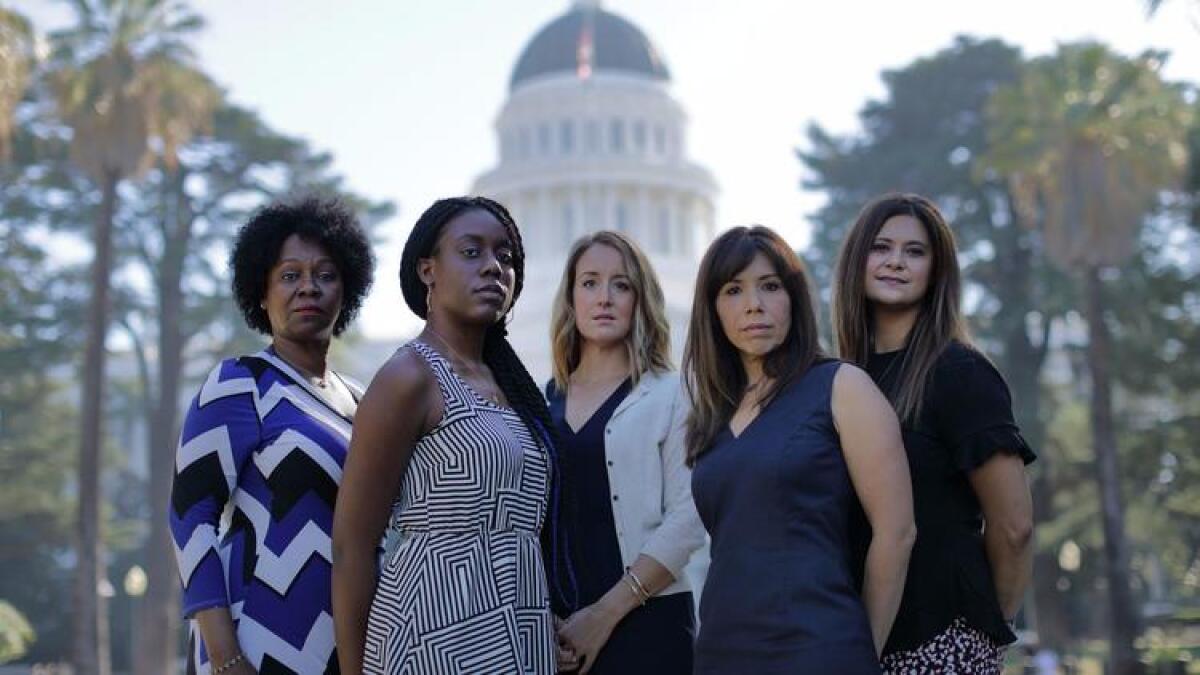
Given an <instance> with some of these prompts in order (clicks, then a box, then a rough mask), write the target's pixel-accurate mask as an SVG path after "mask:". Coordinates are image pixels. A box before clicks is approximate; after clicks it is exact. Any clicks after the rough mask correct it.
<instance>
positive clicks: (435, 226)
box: [333, 197, 557, 675]
mask: <svg viewBox="0 0 1200 675" xmlns="http://www.w3.org/2000/svg"><path fill="white" fill-rule="evenodd" d="M524 279H525V251H524V248H523V247H522V244H521V235H520V232H519V231H518V230H517V225H516V223H515V222H513V219H512V216H510V215H509V213H508V211H507V210H506V209H505V208H504V207H503V206H501V205H500V204H498V203H496V202H494V201H492V200H490V199H485V198H483V197H459V198H452V199H442V200H439V201H437V202H436V203H434V204H433V205H432V206H430V207H429V208H428V209H427V210H426V211H425V212H424V213H423V214H421V217H420V218H419V219H418V220H417V222H416V224H415V225H414V226H413V229H412V233H411V234H410V235H409V237H408V241H407V243H405V245H404V253H403V256H402V258H401V261H400V286H401V289H402V290H403V292H404V300H405V302H406V303H407V304H408V307H409V309H411V310H412V311H413V313H415V314H416V315H417V316H419V317H421V318H422V319H424V320H425V327H424V329H423V330H422V331H421V333H420V335H418V336H417V338H416V339H414V340H412V341H411V342H409V343H408V344H406V345H404V346H403V347H401V348H400V349H399V350H398V351H397V352H396V354H395V355H394V356H392V358H391V359H390V360H389V361H388V362H387V363H386V364H384V366H383V367H382V368H381V369H380V370H379V373H378V374H376V376H375V379H374V380H373V381H372V382H371V386H370V388H369V389H368V390H367V393H366V396H365V397H364V398H363V402H362V408H361V410H360V412H359V415H358V419H357V421H356V424H355V428H354V440H353V443H352V444H351V448H352V449H351V452H350V457H349V460H348V461H347V463H346V477H345V480H344V481H343V490H342V492H341V494H340V496H339V498H338V505H337V514H336V516H335V518H334V527H333V547H334V571H333V576H334V586H333V594H334V595H333V599H334V618H335V620H336V623H337V638H338V648H339V653H340V656H341V662H342V671H343V672H345V673H355V675H358V674H360V673H372V674H376V675H393V674H396V673H407V674H409V675H419V674H423V673H424V674H428V675H443V674H447V675H448V674H450V673H553V672H554V671H555V664H556V661H557V655H556V652H555V638H554V625H553V621H552V619H551V614H550V598H549V594H548V588H547V583H546V574H545V570H544V568H543V564H542V555H541V547H540V545H539V540H538V537H539V533H540V532H541V531H542V527H543V524H544V523H545V522H546V520H547V515H548V514H547V510H548V509H547V507H548V506H549V505H551V504H554V503H555V501H554V499H555V496H556V495H555V494H554V491H553V489H552V486H553V480H554V476H555V471H554V465H555V462H554V457H553V452H554V447H553V444H552V442H551V439H552V436H553V430H552V422H551V421H550V415H549V413H548V412H547V410H546V401H545V400H544V399H543V398H542V394H541V391H540V390H539V389H538V387H537V385H536V384H534V382H533V380H532V379H531V378H530V377H529V373H528V372H527V371H526V370H525V366H524V365H522V363H521V361H520V359H518V358H517V355H516V354H515V353H513V350H512V347H511V346H510V345H509V342H508V340H507V338H505V328H504V322H505V320H506V319H507V317H508V315H509V311H510V310H511V309H512V307H513V304H514V303H515V302H516V300H517V298H518V297H520V295H521V286H522V283H523V282H524ZM550 516H551V521H552V522H551V525H550V529H551V530H553V527H552V525H553V518H552V516H553V511H551V512H550ZM385 532H386V536H387V545H386V546H385V555H384V559H383V561H382V565H381V569H377V561H378V558H377V555H376V548H377V546H378V544H379V541H380V537H381V535H384V534H385ZM377 572H378V576H377Z"/></svg>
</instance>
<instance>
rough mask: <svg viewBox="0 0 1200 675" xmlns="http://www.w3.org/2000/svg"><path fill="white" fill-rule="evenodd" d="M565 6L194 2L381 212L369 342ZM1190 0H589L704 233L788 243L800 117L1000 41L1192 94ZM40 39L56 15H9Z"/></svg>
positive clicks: (50, 7) (812, 198) (247, 68)
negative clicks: (1152, 0)
mask: <svg viewBox="0 0 1200 675" xmlns="http://www.w3.org/2000/svg"><path fill="white" fill-rule="evenodd" d="M570 4H571V3H570V0H490V1H484V0H372V1H366V0H340V1H338V2H333V1H332V0H199V1H197V2H195V3H194V6H195V7H196V8H197V9H199V10H200V11H201V12H202V13H203V14H204V15H205V17H206V18H207V19H208V22H209V25H208V28H207V30H206V31H205V32H204V33H203V34H202V36H201V37H200V39H199V41H198V48H199V52H200V55H201V60H202V65H203V67H204V68H205V69H206V70H207V71H208V72H209V73H210V74H211V75H212V76H213V77H214V78H215V79H216V80H217V81H218V82H220V83H221V84H222V85H223V86H224V87H226V88H227V90H228V91H229V94H230V96H231V98H232V99H233V100H234V101H236V102H237V103H239V104H242V105H245V106H249V107H251V108H255V109H257V110H258V111H259V112H260V113H261V114H262V115H263V117H264V118H265V119H266V120H267V121H268V122H269V123H270V124H271V125H272V126H274V127H275V128H277V129H279V130H281V131H284V132H287V133H290V134H295V135H300V136H304V137H306V138H308V139H309V140H310V141H311V142H312V143H313V144H314V146H316V147H318V148H321V149H326V150H329V151H331V152H333V154H334V156H335V157H336V165H337V168H338V170H339V171H340V172H342V173H343V174H345V175H346V176H347V178H348V184H349V185H350V186H352V187H353V188H354V189H355V190H357V191H359V192H363V193H366V194H368V195H370V196H372V197H375V198H386V199H390V200H392V201H394V202H395V203H396V205H397V207H398V214H397V217H396V218H395V219H394V220H393V221H392V222H390V223H388V224H387V225H385V228H384V229H385V232H386V233H387V234H388V235H389V237H390V240H389V241H388V242H385V243H384V244H383V245H382V247H381V250H380V269H379V274H378V281H377V282H376V286H375V291H374V293H373V294H372V298H371V299H370V301H368V303H367V306H366V307H365V309H364V313H363V315H362V319H363V325H364V328H365V330H366V331H367V333H368V334H370V335H372V336H376V337H384V336H394V335H398V334H399V333H401V332H404V331H405V330H406V329H407V328H408V327H410V326H411V325H412V323H411V318H410V317H408V315H407V311H406V310H403V302H402V301H401V300H400V292H399V284H398V282H396V280H395V279H396V269H397V265H398V260H399V249H400V247H401V246H402V244H403V238H404V236H405V235H406V233H407V229H408V227H409V226H410V225H411V224H412V222H413V221H414V220H415V219H416V217H417V215H419V214H420V212H421V211H422V210H423V209H424V208H425V207H426V206H427V205H428V204H429V203H430V202H432V201H433V200H434V199H436V198H438V197H441V196H448V195H452V194H460V193H463V192H465V191H466V190H467V189H468V188H469V187H470V184H471V181H472V179H473V178H474V177H475V176H476V175H477V174H479V173H480V172H482V171H484V170H485V169H487V168H488V167H490V166H492V165H493V164H494V163H495V161H496V142H495V138H494V136H493V133H492V123H493V121H494V120H495V118H496V115H497V113H498V112H499V110H500V107H501V105H502V103H503V101H504V99H505V96H506V95H507V86H508V79H509V75H510V72H511V69H512V67H513V65H514V64H515V62H516V59H517V56H518V55H519V53H520V50H521V48H522V47H523V46H524V45H525V44H526V42H527V41H528V40H529V39H530V38H532V36H533V35H534V34H535V33H536V32H537V30H538V29H540V28H541V27H542V26H544V25H545V24H546V23H547V22H549V21H550V20H552V19H553V18H555V17H556V16H558V15H559V14H561V13H563V12H564V11H566V10H567V9H568V8H569V6H570ZM1194 4H1195V3H1193V1H1192V0H1167V1H1166V2H1165V3H1164V6H1163V8H1162V10H1161V11H1160V13H1159V14H1158V15H1157V16H1155V17H1154V18H1153V19H1150V18H1148V17H1147V16H1146V14H1145V11H1144V4H1143V2H1142V0H1007V1H1006V2H977V1H974V0H908V1H907V2H902V3H901V2H883V1H879V2H854V1H849V0H847V1H843V2H820V3H817V2H800V1H798V0H739V1H737V2H717V1H716V0H692V1H690V2H689V1H686V0H605V1H604V2H603V3H602V6H603V7H604V8H605V9H608V10H609V11H613V12H616V13H618V14H621V15H623V16H624V17H626V18H627V19H629V20H631V21H633V22H634V23H635V24H637V25H638V26H639V27H641V28H642V30H643V31H645V33H646V34H647V35H648V36H649V37H650V39H651V40H652V41H653V42H654V43H655V45H657V47H658V50H659V52H660V53H661V54H662V56H663V57H664V59H665V61H666V62H667V65H668V67H669V68H670V70H671V74H672V77H673V89H674V92H675V95H676V96H677V97H678V98H679V99H680V101H682V103H683V105H684V107H685V109H686V110H687V111H688V113H689V115H690V123H691V124H690V128H689V139H690V146H691V154H692V156H693V158H694V159H696V160H697V161H698V162H700V163H702V164H704V165H706V166H707V167H709V169H710V170H711V171H712V172H713V174H714V175H715V177H716V179H717V182H718V183H719V185H720V195H719V196H718V201H717V222H718V227H727V226H731V225H737V224H745V223H750V222H759V223H763V224H767V225H771V226H772V227H775V228H776V229H778V230H780V231H781V232H783V233H784V234H785V236H787V238H788V239H789V240H790V241H791V242H792V243H793V244H795V245H797V246H803V245H805V243H806V242H807V222H806V218H805V216H806V214H808V213H811V212H812V211H813V210H814V209H815V208H816V207H817V206H818V205H819V204H820V199H821V198H820V195H816V194H806V193H805V192H803V191H802V190H801V188H800V181H801V179H802V173H801V167H800V165H799V163H798V162H797V161H796V159H795V154H794V150H795V148H796V147H797V146H798V145H800V144H801V143H802V142H803V139H804V137H803V130H804V128H805V127H806V126H807V125H808V124H809V123H811V122H816V123H819V124H821V125H822V126H824V127H826V128H828V129H831V130H834V131H838V132H852V131H854V130H855V129H856V113H857V111H858V110H859V109H861V107H862V106H863V104H864V103H866V102H867V101H868V100H869V99H871V98H877V97H879V96H880V95H881V94H882V92H883V89H882V85H881V83H880V78H879V75H880V73H881V72H882V71H884V70H887V69H895V68H900V67H903V66H904V65H906V64H907V63H909V62H911V61H912V60H913V59H915V58H918V57H920V56H925V55H928V54H931V53H933V52H934V51H937V50H938V49H941V48H943V47H945V46H947V45H949V44H950V42H951V40H952V39H953V37H954V36H955V35H959V34H970V35H975V36H980V37H999V38H1001V39H1004V40H1005V41H1008V42H1010V43H1012V44H1015V45H1017V46H1020V47H1021V48H1022V49H1023V50H1024V52H1025V53H1026V54H1027V55H1040V54H1044V53H1048V52H1050V51H1052V50H1053V49H1054V46H1055V45H1056V44H1058V43H1062V42H1070V41H1076V40H1082V39H1088V38H1092V39H1098V40H1101V41H1103V42H1105V43H1108V44H1109V45H1111V46H1113V47H1114V48H1116V49H1118V50H1119V51H1122V52H1124V53H1127V54H1134V53H1137V52H1140V51H1141V50H1143V49H1147V48H1158V49H1167V50H1169V51H1170V52H1171V53H1172V57H1171V59H1170V61H1169V62H1168V66H1167V69H1166V72H1167V75H1168V76H1169V77H1170V78H1173V79H1179V80H1190V81H1197V80H1200V27H1198V19H1200V15H1198V14H1197V13H1196V12H1195V11H1194V10H1190V9H1189V8H1190V7H1191V6H1193V5H1194ZM11 5H13V6H15V7H16V8H17V9H18V10H20V11H23V12H25V13H27V14H29V15H31V16H33V17H34V18H35V20H36V21H37V22H38V23H39V24H40V25H41V26H47V25H52V24H55V23H58V22H61V21H62V20H63V18H64V17H67V16H69V15H67V14H65V13H64V12H63V11H62V7H61V6H60V5H56V4H54V3H48V2H46V0H19V1H17V2H13V3H11Z"/></svg>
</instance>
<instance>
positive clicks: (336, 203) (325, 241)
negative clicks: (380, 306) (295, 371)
mask: <svg viewBox="0 0 1200 675" xmlns="http://www.w3.org/2000/svg"><path fill="white" fill-rule="evenodd" d="M293 234H295V235H299V236H300V238H301V239H304V240H305V241H308V242H312V243H314V244H318V245H320V246H321V248H324V249H325V251H326V252H327V253H329V256H330V257H331V258H333V262H334V264H335V265H337V269H338V274H340V275H341V277H342V308H341V311H340V312H339V313H338V318H337V322H336V323H335V324H334V325H333V334H334V335H341V334H342V331H344V330H346V327H347V326H349V325H350V322H351V321H353V320H354V317H355V316H356V315H357V314H358V310H359V308H361V307H362V303H363V300H364V299H365V298H366V296H367V291H368V290H369V289H370V288H371V282H372V281H373V280H374V278H375V254H374V253H372V251H371V242H370V241H369V240H368V239H367V233H366V230H364V229H363V227H362V225H361V224H360V223H359V221H358V216H357V215H355V213H354V211H353V210H352V209H351V208H350V207H349V206H347V205H346V203H345V202H343V201H342V200H341V199H339V198H336V197H325V196H320V195H304V196H301V197H298V198H294V199H285V200H281V201H275V202H271V203H270V204H267V205H266V206H264V207H262V208H260V209H258V210H257V211H255V212H254V213H253V214H252V215H251V216H250V220H249V221H247V222H246V224H245V225H243V226H242V228H241V229H240V230H238V233H237V238H236V239H235V240H234V243H233V251H232V253H230V255H229V267H230V269H232V270H233V296H234V298H235V299H236V300H237V304H238V308H239V309H241V311H242V316H243V317H244V318H245V319H246V325H248V326H250V328H251V329H253V330H256V331H258V332H260V333H263V334H265V335H270V334H271V321H270V319H269V318H268V317H267V311H266V310H265V309H263V308H262V300H263V298H264V297H266V294H267V275H268V274H269V273H270V271H271V268H273V267H274V266H275V263H276V262H277V261H278V260H279V251H280V250H281V249H282V248H283V242H285V241H286V240H287V238H288V237H290V236H292V235H293Z"/></svg>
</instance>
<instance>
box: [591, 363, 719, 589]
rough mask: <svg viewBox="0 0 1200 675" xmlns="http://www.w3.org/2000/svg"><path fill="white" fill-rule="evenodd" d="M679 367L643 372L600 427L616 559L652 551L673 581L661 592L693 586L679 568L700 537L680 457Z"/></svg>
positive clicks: (688, 475)
mask: <svg viewBox="0 0 1200 675" xmlns="http://www.w3.org/2000/svg"><path fill="white" fill-rule="evenodd" d="M687 401H688V399H687V395H686V393H684V391H683V389H682V387H681V385H680V380H679V375H678V374H676V373H663V374H655V373H646V374H644V375H642V377H641V378H640V379H639V380H638V383H637V386H636V387H634V389H633V391H631V392H629V395H628V396H626V397H625V400H623V401H621V403H620V405H618V406H617V409H616V410H615V411H613V414H612V417H611V418H609V420H608V424H606V425H605V427H604V455H605V467H606V468H607V469H608V486H609V491H610V492H611V493H612V499H611V501H610V503H611V504H612V509H613V522H614V523H615V524H616V527H617V542H618V543H619V545H620V547H621V563H622V564H623V565H624V566H625V567H629V566H631V565H633V562H634V561H635V560H637V557H638V555H640V554H645V555H648V556H650V557H651V558H654V559H655V560H657V561H658V562H659V563H661V564H662V565H663V567H666V568H667V569H668V570H670V572H671V574H672V575H673V576H674V577H675V582H674V583H672V584H671V585H670V586H668V587H667V588H665V589H663V590H662V591H661V592H660V593H659V595H669V594H672V593H681V592H683V591H688V590H691V586H690V584H689V582H688V580H687V576H686V575H685V574H684V573H683V569H684V567H685V566H686V565H687V562H688V559H689V558H690V557H691V555H692V553H693V552H695V551H696V549H698V548H700V546H702V545H703V544H704V526H703V525H702V524H701V523H700V516H699V515H698V514H697V513H696V505H695V503H694V502H693V501H692V484H691V483H692V472H691V470H690V469H688V468H687V465H686V464H685V463H684V457H685V451H684V422H685V421H686V420H687V414H688V403H687Z"/></svg>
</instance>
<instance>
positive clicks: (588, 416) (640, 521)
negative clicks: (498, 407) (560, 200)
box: [547, 231, 704, 675]
mask: <svg viewBox="0 0 1200 675" xmlns="http://www.w3.org/2000/svg"><path fill="white" fill-rule="evenodd" d="M669 331H670V326H669V324H668V323H667V318H666V312H665V307H664V301H663V294H662V289H661V288H660V287H659V284H658V279H657V278H656V276H655V274H654V269H653V268H652V267H651V266H650V261H649V260H647V259H646V256H645V255H644V254H643V253H642V251H641V250H640V249H639V248H638V247H637V245H636V244H634V243H633V241H632V240H630V239H629V238H628V237H626V236H625V235H623V234H621V233H619V232H611V231H600V232H597V233H595V234H591V235H587V236H585V237H583V238H582V239H580V240H579V241H577V242H575V244H574V245H573V246H572V247H571V253H570V255H568V257H567V264H566V268H565V270H564V272H563V279H562V284H561V285H560V287H559V291H558V295H557V297H556V298H555V303H554V313H553V317H552V319H551V336H552V346H553V354H554V380H553V381H551V382H550V383H549V384H548V385H547V397H548V399H549V401H550V416H551V418H552V419H553V420H554V423H555V425H556V426H557V427H558V437H559V439H561V445H560V454H561V456H562V458H563V462H562V466H563V482H564V484H566V485H568V486H569V492H567V493H565V494H567V495H568V496H569V500H568V502H567V504H566V508H564V510H563V525H564V528H565V529H566V531H567V532H568V533H569V534H570V541H569V546H568V548H567V560H566V561H565V563H566V564H564V565H560V566H557V567H556V571H557V572H558V573H559V574H560V575H564V576H566V575H572V576H573V577H574V579H575V580H576V581H577V587H578V589H579V594H578V597H577V598H573V600H574V602H573V603H572V605H570V606H556V607H555V610H556V612H557V613H558V614H559V615H560V616H563V617H566V619H565V622H564V624H563V625H562V626H561V628H560V629H559V632H558V633H559V636H560V638H561V639H562V640H563V641H564V642H565V643H566V644H567V645H569V646H570V647H571V648H572V650H573V655H574V656H575V657H576V658H577V661H576V663H575V664H572V665H578V670H579V672H580V673H600V674H603V673H618V674H621V675H637V674H638V673H645V674H648V675H649V674H653V675H671V674H672V673H678V674H680V675H684V674H687V673H691V672H692V635H693V632H694V619H693V613H694V611H693V602H692V593H691V587H690V586H689V585H688V580H687V578H686V577H685V576H684V574H683V569H684V566H685V565H686V564H687V562H688V559H689V558H690V556H691V554H692V552H693V551H695V550H696V549H697V548H699V547H700V546H701V545H702V544H703V543H704V529H703V528H702V527H701V525H700V520H699V518H698V516H697V515H696V507H695V505H694V504H693V503H692V493H691V476H690V472H689V471H688V469H687V467H686V466H685V464H684V450H683V421H684V418H685V417H686V415H687V409H688V406H687V405H686V399H685V397H684V396H683V395H682V391H681V388H680V385H679V377H678V376H677V375H675V374H674V373H672V372H671V354H670V349H671V346H670V345H671V341H670V332H669ZM569 581H570V580H569V579H564V580H563V582H562V583H561V584H560V585H562V586H569Z"/></svg>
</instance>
